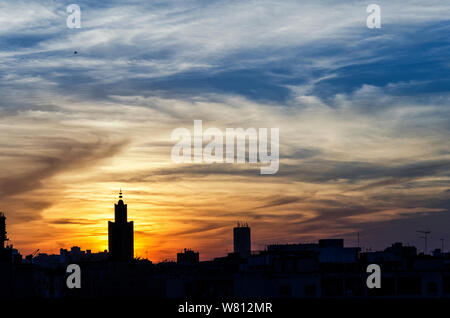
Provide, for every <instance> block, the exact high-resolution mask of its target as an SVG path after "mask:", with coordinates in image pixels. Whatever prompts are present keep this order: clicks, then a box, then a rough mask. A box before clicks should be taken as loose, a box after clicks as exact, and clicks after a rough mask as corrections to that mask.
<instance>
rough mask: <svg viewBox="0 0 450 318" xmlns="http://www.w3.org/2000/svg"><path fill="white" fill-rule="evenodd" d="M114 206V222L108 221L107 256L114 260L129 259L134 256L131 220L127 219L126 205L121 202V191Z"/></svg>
mask: <svg viewBox="0 0 450 318" xmlns="http://www.w3.org/2000/svg"><path fill="white" fill-rule="evenodd" d="M114 208H115V222H111V221H109V222H108V248H109V256H110V258H111V259H112V260H116V261H131V260H133V258H134V237H133V235H134V234H133V221H131V222H128V221H127V205H126V204H124V203H123V200H122V191H120V193H119V201H118V202H117V204H115V206H114Z"/></svg>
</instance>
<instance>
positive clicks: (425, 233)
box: [417, 231, 431, 254]
mask: <svg viewBox="0 0 450 318" xmlns="http://www.w3.org/2000/svg"><path fill="white" fill-rule="evenodd" d="M417 233H422V234H423V236H420V238H423V239H424V241H425V254H427V242H428V234H430V233H431V231H417Z"/></svg>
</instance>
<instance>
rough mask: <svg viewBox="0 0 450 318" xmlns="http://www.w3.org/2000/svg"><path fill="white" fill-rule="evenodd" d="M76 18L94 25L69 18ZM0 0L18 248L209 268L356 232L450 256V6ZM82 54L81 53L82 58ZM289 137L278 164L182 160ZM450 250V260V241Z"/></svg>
mask: <svg viewBox="0 0 450 318" xmlns="http://www.w3.org/2000/svg"><path fill="white" fill-rule="evenodd" d="M70 3H77V4H79V6H80V7H81V25H82V27H81V28H80V29H69V28H68V27H67V26H66V17H67V15H68V14H67V13H66V7H67V5H69V4H70ZM370 3H371V2H366V1H331V0H330V1H317V0H315V1H313V0H310V1H289V0H284V1H265V0H261V1H212V0H211V1H210V0H208V1H207V0H192V1H189V0H188V1H181V0H180V1H147V0H134V1H128V4H127V5H124V4H123V1H118V0H117V1H79V0H73V2H64V1H9V0H5V1H2V0H0V197H1V202H2V203H1V205H0V211H3V212H4V213H5V214H6V216H7V218H8V219H7V226H8V236H9V238H10V239H11V242H10V243H12V244H14V247H15V248H18V249H19V250H20V252H21V253H22V254H29V253H31V252H32V251H34V250H36V249H38V248H39V249H40V250H41V252H46V253H55V252H59V249H60V248H70V247H71V246H73V245H77V246H80V247H81V248H82V249H92V250H93V251H101V250H104V249H107V247H108V236H107V234H108V233H107V230H108V228H107V221H109V220H112V219H113V217H114V203H115V202H117V200H118V192H119V189H120V188H122V190H123V192H124V201H125V203H127V204H128V216H129V219H130V220H133V221H134V222H135V228H134V229H135V256H138V257H148V258H149V259H151V260H152V261H161V260H164V259H174V258H175V257H176V253H177V252H178V251H180V250H181V249H182V248H192V249H195V250H198V251H200V257H201V259H204V260H206V259H210V258H212V257H216V256H222V255H225V253H227V252H230V251H231V250H232V228H233V226H234V225H235V224H236V222H237V221H245V222H248V223H249V225H250V226H251V228H252V247H253V249H254V250H260V249H263V248H264V247H265V245H266V244H270V243H274V242H278V243H282V242H283V243H287V242H291V243H292V242H313V241H316V240H318V239H320V238H337V237H339V238H345V240H346V245H348V246H352V245H356V233H357V232H359V233H360V240H361V245H362V246H363V247H364V248H372V249H381V248H385V247H386V246H387V245H390V244H391V243H393V242H395V241H401V242H404V243H409V244H414V245H416V246H418V247H419V249H420V250H421V249H422V248H423V240H422V239H420V238H419V236H420V234H418V233H416V231H417V230H430V231H431V232H432V233H431V236H430V240H429V250H430V249H432V248H438V247H440V246H441V242H440V239H441V238H443V239H445V240H446V242H448V243H446V245H447V246H448V247H450V187H449V184H450V142H449V133H450V120H449V118H450V59H449V57H450V2H448V1H442V0H436V1H434V0H430V1H426V3H425V2H424V1H400V0H398V1H393V0H389V1H387V0H383V1H377V2H376V3H377V4H378V5H380V7H381V23H382V27H381V29H368V28H367V26H366V18H367V16H368V13H366V7H367V5H368V4H370ZM74 51H77V54H74ZM196 119H198V120H202V121H203V127H204V129H206V128H209V127H217V128H219V129H221V130H223V131H225V128H227V127H232V128H238V127H242V128H249V127H253V128H279V129H280V168H279V171H278V173H277V174H274V175H261V174H260V169H259V165H255V164H240V165H238V164H234V165H233V164H206V163H204V164H176V163H173V162H172V160H171V156H170V154H171V149H172V147H173V145H174V142H173V141H171V133H172V131H173V130H174V129H175V128H178V127H185V128H188V129H189V130H191V131H192V129H193V122H194V120H196ZM446 249H447V248H446Z"/></svg>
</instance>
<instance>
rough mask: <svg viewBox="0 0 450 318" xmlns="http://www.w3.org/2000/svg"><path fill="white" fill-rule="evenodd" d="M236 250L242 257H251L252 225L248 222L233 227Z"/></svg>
mask: <svg viewBox="0 0 450 318" xmlns="http://www.w3.org/2000/svg"><path fill="white" fill-rule="evenodd" d="M233 236H234V252H235V253H239V255H240V256H241V257H249V256H250V253H251V246H252V244H251V240H250V227H249V226H248V224H247V223H243V224H240V223H239V222H238V225H237V227H235V228H234V229H233Z"/></svg>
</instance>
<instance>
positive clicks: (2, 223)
mask: <svg viewBox="0 0 450 318" xmlns="http://www.w3.org/2000/svg"><path fill="white" fill-rule="evenodd" d="M7 240H8V238H7V237H6V216H5V215H4V214H3V212H0V248H1V249H4V248H5V241H7Z"/></svg>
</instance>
